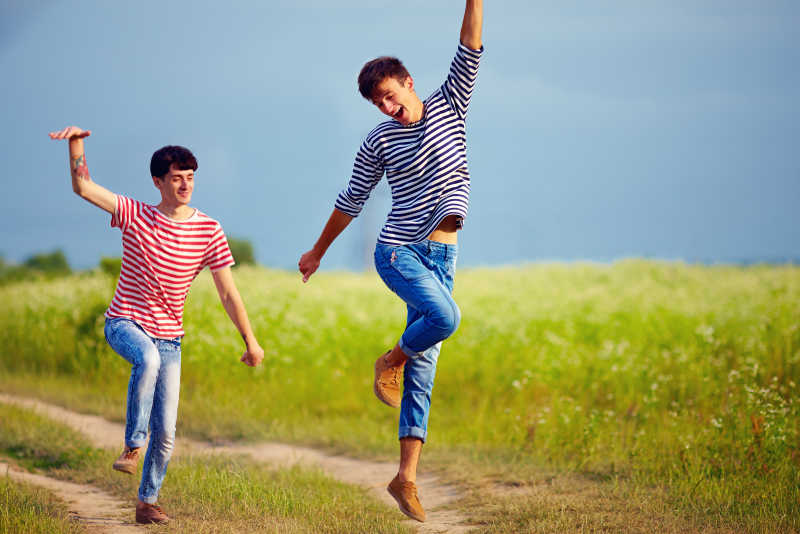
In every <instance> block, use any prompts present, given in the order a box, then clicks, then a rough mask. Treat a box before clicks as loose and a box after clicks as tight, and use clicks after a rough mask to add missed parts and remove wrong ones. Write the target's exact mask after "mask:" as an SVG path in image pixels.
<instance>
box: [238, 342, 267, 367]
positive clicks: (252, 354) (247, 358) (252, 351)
mask: <svg viewBox="0 0 800 534" xmlns="http://www.w3.org/2000/svg"><path fill="white" fill-rule="evenodd" d="M263 359H264V349H262V348H261V346H260V345H258V344H256V345H255V346H253V347H250V348H248V349H247V350H246V351H244V354H242V357H241V359H240V361H242V362H244V364H245V365H249V366H250V367H257V366H258V365H259V364H260V363H261V361H262V360H263Z"/></svg>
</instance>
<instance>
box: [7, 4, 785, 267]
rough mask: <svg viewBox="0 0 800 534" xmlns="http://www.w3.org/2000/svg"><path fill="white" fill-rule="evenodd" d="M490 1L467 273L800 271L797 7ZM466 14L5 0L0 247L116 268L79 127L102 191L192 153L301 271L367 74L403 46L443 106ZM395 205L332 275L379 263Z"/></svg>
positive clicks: (371, 217)
mask: <svg viewBox="0 0 800 534" xmlns="http://www.w3.org/2000/svg"><path fill="white" fill-rule="evenodd" d="M485 4H486V5H485V25H484V44H485V47H486V53H485V56H484V59H483V63H482V66H481V71H480V74H479V79H478V85H477V87H476V90H475V94H474V97H473V101H472V107H471V109H470V115H469V117H468V122H467V128H468V151H469V162H470V170H471V173H472V182H473V187H472V197H471V208H470V215H469V218H468V220H467V224H466V228H465V230H464V232H463V233H462V235H461V237H460V244H461V247H460V248H461V250H460V258H459V261H460V265H462V266H464V265H467V266H469V265H495V264H508V263H519V262H524V261H539V260H553V259H555V260H568V261H571V260H596V261H611V260H614V259H617V258H622V257H630V256H645V257H656V258H668V259H683V260H687V261H708V262H730V261H740V260H759V259H760V260H780V259H785V258H800V209H798V206H799V205H800V158H798V156H797V152H798V139H800V102H799V101H800V99H798V95H799V94H800V91H799V89H800V68H798V65H800V31H798V28H800V3H798V2H796V1H793V0H787V1H769V0H767V1H755V0H753V1H737V0H727V1H722V0H708V1H704V2H694V1H689V0H677V1H672V2H651V1H641V0H638V1H613V0H612V1H610V2H603V3H602V5H600V4H601V3H599V2H591V3H589V2H579V1H572V2H559V3H557V5H554V3H552V2H539V1H530V0H525V1H523V0H504V1H493V0H486V1H485ZM587 4H588V7H587ZM462 14H463V2H462V1H459V0H441V1H440V0H435V1H430V0H429V1H424V2H423V1H416V0H410V1H406V2H396V1H395V2H386V1H381V0H369V1H355V0H350V1H344V2H327V1H321V0H317V1H310V0H307V1H303V0H293V1H280V2H278V1H271V2H261V1H233V2H231V5H230V6H226V5H223V3H221V2H203V1H195V2H189V1H184V0H180V1H178V0H176V1H172V0H166V1H165V0H161V1H159V2H154V1H148V0H144V1H139V2H124V3H123V2H106V1H96V2H88V1H80V0H73V1H69V2H61V1H35V0H31V1H22V0H0V72H2V73H3V74H2V80H3V82H2V84H0V98H2V101H3V105H2V107H0V123H2V124H3V126H4V127H3V128H2V130H1V131H0V144H1V145H2V147H3V149H2V153H3V156H4V157H3V160H4V162H5V164H6V169H5V172H4V173H3V177H2V178H1V179H2V180H3V186H4V187H3V189H4V192H5V194H3V195H2V196H0V228H2V230H1V231H0V232H1V233H0V254H2V256H4V257H5V258H6V260H12V261H21V260H23V259H24V258H25V257H26V256H28V255H30V254H32V253H35V252H40V251H49V250H53V249H55V248H61V249H63V250H64V251H65V252H66V254H67V256H68V258H69V260H70V262H71V263H72V264H73V265H74V266H76V267H90V266H92V265H95V264H96V263H97V261H98V259H99V258H100V256H102V255H106V256H115V255H119V254H120V242H119V233H118V231H117V230H116V229H111V228H109V226H108V217H106V216H105V214H104V213H103V212H101V211H100V210H98V209H97V208H95V207H93V206H91V205H88V204H86V203H85V202H83V201H82V200H80V199H79V198H78V197H77V196H75V195H74V194H73V193H72V190H71V187H70V180H69V174H68V171H67V147H66V143H63V142H62V143H57V142H54V141H51V140H49V139H48V138H47V135H46V134H47V132H48V131H51V130H54V129H58V128H61V127H63V126H66V125H69V124H77V125H79V126H82V127H84V128H87V129H91V130H92V132H93V135H92V136H91V137H90V138H89V139H88V140H87V143H86V147H87V161H88V163H89V168H90V171H91V173H92V176H93V178H94V179H95V180H96V181H97V182H99V183H101V184H103V185H105V186H106V187H108V188H109V189H111V190H113V191H115V192H117V193H122V194H126V195H129V196H134V197H136V198H138V199H140V200H143V201H146V202H150V203H157V202H158V193H157V191H156V189H155V188H154V187H153V186H152V184H151V181H150V178H149V172H148V164H149V159H150V155H151V154H152V152H153V151H154V150H155V149H157V148H158V147H160V146H163V145H166V144H182V145H185V146H188V147H189V148H191V149H192V150H193V151H194V152H195V154H196V155H197V157H198V160H199V163H200V168H199V170H198V174H197V185H196V190H195V195H194V199H193V204H194V205H195V206H196V207H199V208H200V209H201V210H203V211H204V212H206V213H208V214H209V215H211V216H212V217H214V218H216V219H218V220H220V221H221V223H222V225H223V228H224V229H225V231H226V233H228V234H229V235H232V236H237V237H243V238H247V239H250V240H251V241H252V242H253V243H254V245H255V247H256V253H257V257H258V259H259V260H260V261H261V262H262V263H264V264H267V265H270V266H273V267H280V268H294V267H295V266H296V263H297V259H298V258H299V256H300V254H301V253H302V252H304V251H305V250H307V249H308V248H309V247H310V246H311V245H312V244H313V242H314V240H315V239H316V238H317V236H318V235H319V232H320V230H321V227H322V225H323V224H324V222H325V220H326V219H327V217H328V215H329V214H330V212H331V209H332V207H333V201H334V198H335V196H336V194H337V193H338V191H339V190H340V189H341V188H342V187H344V186H345V184H346V182H347V180H348V178H349V175H350V171H351V168H352V162H353V156H354V155H355V152H356V150H357V148H358V146H359V144H360V142H361V140H362V139H363V137H364V136H365V135H366V133H367V132H368V131H369V130H370V129H371V128H372V127H373V126H375V124H377V123H378V122H379V121H380V120H381V115H380V114H379V113H378V111H377V110H376V109H375V108H374V107H372V106H371V105H370V104H368V103H367V102H366V101H364V100H363V99H362V98H361V97H360V96H359V95H358V93H357V89H356V84H355V78H356V76H357V73H358V71H359V69H360V68H361V65H362V64H363V63H364V62H365V61H367V60H369V59H372V58H373V57H375V56H378V55H386V54H388V55H397V56H399V57H400V58H401V59H402V60H403V61H404V62H405V64H406V66H407V67H408V68H409V70H410V71H411V74H412V75H413V76H414V78H415V83H416V87H417V90H418V92H419V93H420V96H422V97H425V96H427V95H428V94H429V93H430V92H432V91H433V90H435V89H436V88H437V87H438V86H439V85H440V84H441V83H442V81H443V80H444V77H445V75H446V72H447V69H448V67H449V64H450V61H451V59H452V56H453V54H454V52H455V49H456V45H457V40H458V33H459V28H460V24H461V17H462ZM388 196H389V194H388V191H387V190H386V189H385V187H384V188H382V189H379V190H377V191H376V192H375V194H374V198H372V199H371V200H370V202H369V203H368V209H367V210H365V213H364V214H363V216H362V217H360V218H359V219H358V220H357V221H356V222H355V223H354V224H352V225H351V227H350V228H348V229H347V230H346V232H345V234H343V235H342V236H341V237H340V239H339V240H338V241H337V242H336V243H335V244H334V246H333V247H332V248H331V249H330V251H329V253H328V256H327V257H326V258H325V260H324V263H323V268H349V269H359V268H362V267H363V264H364V257H365V255H367V254H368V252H367V253H365V251H369V250H370V249H371V246H372V244H373V243H374V239H375V236H376V235H377V231H378V227H379V225H380V223H381V221H382V220H383V218H384V216H385V214H386V212H387V211H388V207H389V199H388Z"/></svg>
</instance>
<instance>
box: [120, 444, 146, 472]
mask: <svg viewBox="0 0 800 534" xmlns="http://www.w3.org/2000/svg"><path fill="white" fill-rule="evenodd" d="M139 449H141V447H136V448H135V449H131V448H130V447H127V446H126V447H125V450H124V451H122V454H120V455H119V458H117V461H116V462H114V465H113V467H114V469H116V470H117V471H122V472H123V473H128V474H129V475H133V474H134V473H136V465H137V464H138V463H139Z"/></svg>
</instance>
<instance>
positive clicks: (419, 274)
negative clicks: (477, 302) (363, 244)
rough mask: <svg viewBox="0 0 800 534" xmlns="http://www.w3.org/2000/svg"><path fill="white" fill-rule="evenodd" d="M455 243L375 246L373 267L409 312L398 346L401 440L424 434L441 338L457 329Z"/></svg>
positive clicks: (446, 336)
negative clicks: (403, 361)
mask: <svg viewBox="0 0 800 534" xmlns="http://www.w3.org/2000/svg"><path fill="white" fill-rule="evenodd" d="M457 253H458V246H457V245H447V244H444V243H438V242H436V241H423V242H422V243H415V244H412V245H401V246H393V245H383V244H381V243H378V245H377V246H376V247H375V268H376V269H377V270H378V274H379V275H380V277H381V278H382V279H383V281H384V283H385V284H386V285H387V286H389V289H391V290H392V291H394V292H395V293H396V294H397V295H398V296H399V297H400V298H401V299H403V301H404V302H405V303H406V306H407V308H408V319H407V321H406V329H405V331H404V332H403V335H402V336H401V337H400V341H399V345H400V348H401V349H402V350H403V352H404V353H405V354H406V356H408V361H407V362H406V368H405V376H404V379H403V400H402V401H401V403H400V425H399V426H400V428H399V436H400V438H401V439H402V438H406V437H414V438H419V439H421V440H422V441H423V442H424V441H425V439H426V437H427V434H428V414H429V413H430V407H431V391H432V390H433V379H434V377H435V375H436V362H437V360H438V358H439V350H440V349H441V346H442V340H444V339H447V338H448V337H450V335H451V334H452V333H453V332H455V331H456V328H458V323H459V322H460V321H461V311H460V310H459V309H458V305H457V304H456V302H455V301H454V300H453V297H452V295H451V293H452V292H453V276H454V275H455V269H456V255H457Z"/></svg>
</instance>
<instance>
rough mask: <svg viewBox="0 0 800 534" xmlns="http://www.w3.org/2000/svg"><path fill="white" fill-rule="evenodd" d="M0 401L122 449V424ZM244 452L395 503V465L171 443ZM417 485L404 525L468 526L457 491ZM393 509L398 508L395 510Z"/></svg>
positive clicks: (431, 483)
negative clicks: (455, 505)
mask: <svg viewBox="0 0 800 534" xmlns="http://www.w3.org/2000/svg"><path fill="white" fill-rule="evenodd" d="M0 402H5V403H8V404H15V405H18V406H23V407H25V408H29V409H32V410H35V411H37V412H39V413H41V414H43V415H45V416H47V417H50V418H51V419H54V420H56V421H60V422H62V423H64V424H65V425H67V426H69V427H71V428H73V429H75V430H77V431H79V432H81V433H82V434H84V435H86V436H87V438H89V440H90V441H91V442H92V443H93V444H94V445H95V446H96V447H100V448H110V449H114V450H116V449H119V450H122V447H123V438H124V435H125V429H124V427H123V425H121V424H118V423H112V422H110V421H107V420H105V419H103V418H102V417H98V416H95V415H85V414H80V413H76V412H72V411H69V410H66V409H64V408H62V407H60V406H55V405H53V404H48V403H45V402H42V401H39V400H36V399H30V398H24V397H17V396H14V395H7V394H4V393H0ZM187 453H190V454H245V455H249V456H252V457H253V458H254V459H256V460H258V461H261V462H269V463H272V464H276V465H281V466H285V465H293V464H301V465H315V466H318V467H319V468H320V469H322V470H323V471H324V472H326V473H328V474H329V475H330V476H332V477H334V478H336V479H337V480H341V481H342V482H347V483H349V484H354V485H357V486H361V487H365V488H368V489H369V490H370V492H371V493H372V494H373V495H374V496H375V497H377V498H378V499H380V500H381V501H383V502H385V503H386V504H388V505H390V506H392V507H396V506H397V505H396V503H395V501H394V499H393V498H392V497H391V496H390V495H389V494H388V493H387V491H386V486H387V485H388V484H389V481H390V480H391V479H392V478H393V477H394V475H395V474H396V473H397V465H396V464H393V463H388V462H372V461H368V460H359V459H356V458H350V457H346V456H333V455H329V454H326V453H324V452H321V451H318V450H316V449H312V448H309V447H296V446H293V445H286V444H282V443H271V442H266V443H258V444H252V445H236V444H231V445H224V446H214V445H211V444H209V443H203V442H199V441H194V440H189V439H180V440H177V441H176V446H175V454H176V455H177V454H187ZM417 487H418V489H419V496H420V501H421V502H422V505H423V506H424V507H425V511H426V515H427V520H426V521H425V523H418V522H416V521H412V520H409V521H408V522H407V524H408V525H409V526H411V527H414V528H416V529H417V532H420V533H425V534H428V533H440V532H453V533H460V532H467V531H468V530H470V529H471V528H470V526H469V525H466V524H465V522H466V519H465V517H464V516H462V515H461V513H459V512H458V511H457V510H454V509H447V506H448V505H449V504H451V503H452V502H454V501H455V500H456V499H458V498H459V497H460V495H459V494H458V492H457V490H456V489H455V488H454V487H452V486H449V485H446V484H443V483H441V482H440V481H439V480H438V478H437V477H435V476H432V475H420V476H419V477H418V479H417ZM398 513H399V512H398Z"/></svg>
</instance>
